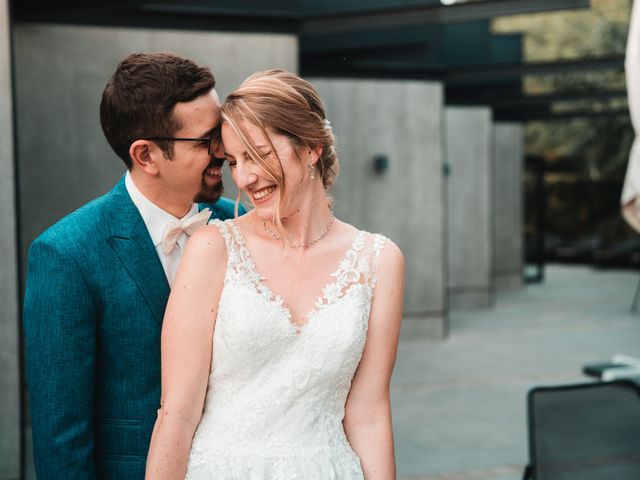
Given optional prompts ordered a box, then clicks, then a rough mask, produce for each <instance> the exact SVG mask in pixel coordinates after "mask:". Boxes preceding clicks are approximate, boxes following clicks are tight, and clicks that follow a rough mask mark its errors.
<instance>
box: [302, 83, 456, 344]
mask: <svg viewBox="0 0 640 480" xmlns="http://www.w3.org/2000/svg"><path fill="white" fill-rule="evenodd" d="M313 83H314V84H315V86H316V87H317V88H318V90H319V92H320V94H321V96H322V98H323V100H324V101H325V103H326V106H327V110H328V117H329V119H330V121H331V123H332V125H333V129H334V132H335V133H336V136H337V139H338V156H339V158H340V168H341V172H340V175H339V177H338V181H337V184H336V185H335V188H334V190H333V195H334V197H335V199H336V202H335V212H336V215H337V216H338V217H340V218H341V219H343V220H345V221H347V222H350V223H352V224H354V225H355V226H356V227H358V228H361V229H365V230H369V231H373V232H379V233H383V234H385V235H387V236H388V237H390V238H391V239H392V240H393V241H395V242H396V243H397V244H398V246H399V247H400V248H401V249H402V251H403V253H404V256H405V261H406V278H405V281H406V297H405V305H404V309H405V321H404V322H403V329H404V335H409V336H415V335H420V336H422V335H424V336H429V337H436V338H441V337H442V336H443V335H444V334H445V332H446V312H445V298H444V288H445V286H444V278H445V275H444V266H443V265H444V264H443V258H444V253H443V240H442V239H443V232H442V225H443V221H442V212H443V201H442V200H443V190H442V161H443V154H442V133H443V125H442V122H443V119H442V102H443V92H442V86H441V85H440V84H438V83H433V82H400V81H370V80H313ZM376 157H378V158H381V159H382V158H384V159H386V162H387V164H388V168H387V169H386V170H384V171H381V172H376V170H375V167H374V162H375V160H374V159H375V158H376ZM378 161H379V162H380V163H379V165H383V164H384V160H378Z"/></svg>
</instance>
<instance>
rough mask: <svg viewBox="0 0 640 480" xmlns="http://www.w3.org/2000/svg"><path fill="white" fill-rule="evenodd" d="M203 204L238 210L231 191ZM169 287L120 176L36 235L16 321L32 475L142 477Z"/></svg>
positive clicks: (217, 210) (219, 212)
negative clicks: (22, 346)
mask: <svg viewBox="0 0 640 480" xmlns="http://www.w3.org/2000/svg"><path fill="white" fill-rule="evenodd" d="M206 206H207V207H209V208H211V209H212V211H213V215H212V217H215V218H220V219H223V220H224V219H228V218H233V216H234V213H233V210H234V202H232V201H231V200H229V199H225V198H221V199H220V200H219V201H218V202H217V203H216V204H215V205H206ZM244 211H245V210H244V209H242V210H241V211H240V213H244ZM168 296H169V284H168V282H167V279H166V277H165V274H164V270H163V269H162V265H161V263H160V259H159V258H158V255H157V253H156V250H155V248H154V246H153V243H152V241H151V237H150V236H149V233H148V231H147V229H146V226H145V224H144V221H143V219H142V217H141V216H140V214H139V212H138V209H137V208H136V207H135V205H134V204H133V202H132V201H131V198H130V197H129V194H128V193H127V190H126V187H125V185H124V178H122V179H121V180H120V181H119V182H118V184H117V185H116V186H115V188H114V189H113V190H112V191H111V192H109V193H107V194H106V195H104V196H102V197H100V198H98V199H96V200H94V201H92V202H90V203H88V204H87V205H85V206H83V207H82V208H80V209H79V210H76V211H75V212H73V213H71V214H70V215H69V216H67V217H65V218H64V219H62V220H61V221H59V222H58V223H56V224H55V225H53V226H52V227H51V228H49V229H48V230H47V231H45V232H44V233H43V234H42V235H40V236H39V237H38V238H37V239H36V240H35V241H34V242H33V244H32V245H31V248H30V250H29V261H28V268H27V287H26V293H25V304H24V318H23V321H24V334H25V341H26V367H27V380H28V388H29V400H30V406H31V420H32V426H33V456H34V461H35V467H36V472H37V476H38V480H49V479H66V480H72V479H82V480H90V479H114V480H115V479H118V480H129V479H131V480H133V479H139V480H142V479H143V478H144V472H145V462H146V457H147V452H148V449H149V442H150V439H151V431H152V429H153V425H154V422H155V419H156V411H157V409H158V405H159V402H160V331H161V327H162V318H163V315H164V310H165V306H166V304H167V298H168Z"/></svg>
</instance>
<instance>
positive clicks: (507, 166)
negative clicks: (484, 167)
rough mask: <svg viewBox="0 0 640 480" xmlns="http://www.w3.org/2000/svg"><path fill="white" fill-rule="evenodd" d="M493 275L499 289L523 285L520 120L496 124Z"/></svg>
mask: <svg viewBox="0 0 640 480" xmlns="http://www.w3.org/2000/svg"><path fill="white" fill-rule="evenodd" d="M493 131H494V141H493V145H494V147H493V152H494V153H493V185H494V187H493V211H494V215H493V231H494V233H493V238H494V249H495V260H494V266H493V276H494V279H495V284H496V288H497V289H498V291H501V290H507V289H512V288H518V287H520V286H522V275H523V272H522V268H523V255H524V253H523V230H522V224H523V209H524V203H523V193H522V170H523V161H524V159H523V131H522V126H521V125H520V124H519V123H502V122H500V123H496V124H495V125H494V128H493Z"/></svg>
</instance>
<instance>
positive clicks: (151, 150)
mask: <svg viewBox="0 0 640 480" xmlns="http://www.w3.org/2000/svg"><path fill="white" fill-rule="evenodd" d="M156 150H160V149H159V148H158V146H157V145H155V144H154V143H152V142H150V141H149V140H136V141H135V142H133V143H132V144H131V146H130V147H129V156H130V157H131V163H132V165H133V167H134V168H137V169H140V170H144V171H145V172H147V173H148V174H149V175H157V174H158V165H157V163H156V161H155V157H156V155H157V152H156Z"/></svg>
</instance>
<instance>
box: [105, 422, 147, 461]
mask: <svg viewBox="0 0 640 480" xmlns="http://www.w3.org/2000/svg"><path fill="white" fill-rule="evenodd" d="M148 430H149V429H148V428H146V427H145V425H144V424H143V422H142V421H141V420H134V419H121V418H100V419H98V420H97V421H96V428H95V439H96V456H97V457H101V458H104V459H114V458H118V459H124V458H146V457H147V452H148V451H149V441H150V437H151V431H148Z"/></svg>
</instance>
